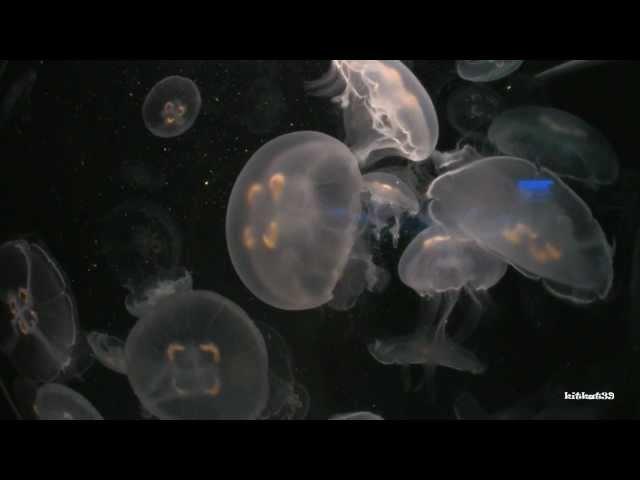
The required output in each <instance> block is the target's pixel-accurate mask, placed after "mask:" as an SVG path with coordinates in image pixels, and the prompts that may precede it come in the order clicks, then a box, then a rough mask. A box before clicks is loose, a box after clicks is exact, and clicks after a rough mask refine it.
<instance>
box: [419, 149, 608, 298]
mask: <svg viewBox="0 0 640 480" xmlns="http://www.w3.org/2000/svg"><path fill="white" fill-rule="evenodd" d="M427 197H428V198H430V199H431V203H430V204H429V213H430V216H431V218H432V219H434V221H436V222H437V223H438V224H440V225H443V226H444V227H445V228H446V229H447V230H449V231H453V232H460V234H461V235H463V236H464V237H467V238H469V239H473V240H474V241H475V242H477V243H478V244H479V245H480V246H481V247H482V248H483V249H485V250H488V251H489V252H491V253H493V254H495V255H497V256H498V257H500V258H501V259H503V260H504V261H506V262H508V263H510V264H511V265H512V266H513V267H514V268H516V269H517V270H518V271H519V272H521V273H523V274H524V275H526V276H527V277H529V278H533V279H542V282H543V284H544V286H545V288H546V289H547V290H548V291H549V292H550V293H552V294H553V295H555V296H557V297H560V298H564V299H567V300H570V301H573V302H577V303H587V302H592V301H594V300H596V299H603V298H605V297H606V296H607V295H608V293H609V290H610V289H611V284H612V282H613V252H612V248H611V247H610V246H609V244H608V243H607V240H606V237H605V235H604V232H603V231H602V228H601V227H600V224H599V223H598V222H597V220H596V219H594V218H593V216H592V214H591V211H590V210H589V207H588V206H587V205H586V204H585V203H584V202H583V201H582V200H581V199H580V197H578V196H577V195H576V194H575V193H574V192H573V191H572V190H571V189H570V188H569V187H568V186H567V185H566V184H565V183H563V182H562V180H560V178H559V177H558V176H556V175H555V174H554V173H552V172H550V171H549V170H547V169H546V168H541V169H538V168H537V167H536V166H535V165H534V164H532V163H531V162H529V161H527V160H523V159H519V158H515V157H489V158H484V159H481V160H477V161H475V162H472V163H470V164H469V165H467V166H464V167H462V168H459V169H457V170H453V171H451V172H447V173H445V174H444V175H441V176H440V177H438V178H437V179H436V180H434V182H433V183H432V184H431V186H430V187H429V190H428V192H427Z"/></svg>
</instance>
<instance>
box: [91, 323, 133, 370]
mask: <svg viewBox="0 0 640 480" xmlns="http://www.w3.org/2000/svg"><path fill="white" fill-rule="evenodd" d="M87 339H88V340H89V345H90V346H91V350H92V351H93V354H94V355H95V357H96V358H97V359H98V361H99V362H100V363H101V364H102V366H104V367H106V368H108V369H109V370H113V371H114V372H118V373H123V374H126V373H127V364H126V362H125V358H124V342H123V341H122V340H120V339H119V338H117V337H114V336H111V335H109V334H106V333H102V332H90V333H89V334H88V335H87Z"/></svg>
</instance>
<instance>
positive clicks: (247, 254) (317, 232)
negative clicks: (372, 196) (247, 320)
mask: <svg viewBox="0 0 640 480" xmlns="http://www.w3.org/2000/svg"><path fill="white" fill-rule="evenodd" d="M362 190H363V185H362V176H361V175H360V171H359V170H358V166H357V161H356V159H355V158H354V156H353V154H352V153H351V152H350V151H349V149H348V148H347V147H346V146H345V145H343V144H342V143H340V142H339V141H338V140H336V139H334V138H332V137H330V136H328V135H325V134H323V133H319V132H309V131H306V132H295V133H290V134H286V135H282V136H280V137H278V138H276V139H274V140H271V141H270V142H268V143H266V144H265V145H263V146H262V147H261V148H260V149H258V151H257V152H256V153H254V154H253V156H252V157H251V159H250V160H249V162H248V163H247V164H246V165H245V167H244V168H243V170H242V172H241V173H240V175H239V176H238V178H237V179H236V182H235V184H234V186H233V190H232V191H231V196H230V198H229V204H228V208H227V219H226V238H227V248H228V250H229V255H230V257H231V261H232V263H233V266H234V269H235V271H236V273H237V274H238V276H239V277H240V279H241V280H242V282H243V283H244V285H245V286H246V287H247V288H248V289H249V290H250V291H251V293H253V294H254V295H255V296H256V297H258V298H259V299H260V300H261V301H263V302H265V303H267V304H269V305H271V306H273V307H276V308H280V309H283V310H305V309H310V308H314V307H318V306H320V305H323V304H325V303H327V302H328V301H329V300H331V292H332V291H333V289H334V287H335V285H336V283H337V282H338V280H339V279H340V277H341V275H342V270H343V269H344V267H345V265H346V263H347V259H348V256H349V253H350V251H351V248H352V246H353V244H354V241H355V236H356V234H357V226H358V222H359V219H360V212H361V205H360V192H361V191H362Z"/></svg>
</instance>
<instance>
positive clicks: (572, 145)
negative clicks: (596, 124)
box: [489, 106, 619, 187]
mask: <svg viewBox="0 0 640 480" xmlns="http://www.w3.org/2000/svg"><path fill="white" fill-rule="evenodd" d="M489 140H490V141H491V142H492V143H493V144H494V145H495V146H496V148H497V149H498V150H500V151H501V152H502V153H504V154H506V155H510V156H514V157H519V158H526V159H527V160H530V161H532V162H534V163H536V164H537V165H540V166H543V167H546V168H548V169H549V170H551V171H553V172H555V173H556V174H557V175H559V176H561V177H567V178H571V179H573V180H577V181H580V182H585V183H587V184H590V185H592V186H594V187H596V186H598V185H609V184H612V183H614V182H615V181H616V180H617V178H618V174H619V165H618V157H617V155H616V153H615V151H614V150H613V148H612V147H611V145H610V144H609V142H608V141H607V139H606V138H605V137H604V136H603V135H602V134H601V133H600V132H598V131H597V130H596V129H595V128H593V127H591V126H590V125H588V124H587V123H586V122H584V121H583V120H582V119H580V118H578V117H576V116H574V115H572V114H570V113H567V112H564V111H562V110H557V109H555V108H548V107H534V106H527V107H519V108H514V109H511V110H507V111H505V112H503V113H502V114H501V115H499V116H498V117H496V118H495V119H494V121H493V122H492V124H491V127H490V128H489Z"/></svg>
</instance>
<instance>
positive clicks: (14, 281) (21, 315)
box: [0, 240, 78, 381]
mask: <svg viewBox="0 0 640 480" xmlns="http://www.w3.org/2000/svg"><path fill="white" fill-rule="evenodd" d="M0 265H2V274H1V275H0V299H1V300H2V305H3V307H4V308H3V313H2V315H3V316H4V319H3V321H2V322H0V324H1V325H2V327H1V328H0V350H1V351H2V352H3V353H4V354H5V355H7V356H8V357H9V359H10V360H11V362H12V363H13V365H14V367H15V368H16V369H17V370H18V372H19V373H21V374H22V375H24V376H26V377H29V378H33V379H36V380H40V381H51V380H53V379H55V378H57V377H58V376H59V375H61V374H62V373H63V372H65V371H66V370H67V369H69V368H70V367H72V365H73V351H74V347H75V346H76V343H77V341H78V326H77V322H78V311H77V309H76V303H75V300H74V297H73V294H72V293H71V289H70V286H69V281H68V279H67V277H66V275H65V274H64V272H63V271H62V268H61V267H60V266H59V265H58V263H57V262H56V261H55V260H54V259H53V257H52V256H51V255H50V254H48V253H47V252H46V251H45V250H44V249H43V248H42V247H41V246H39V245H36V244H34V243H28V242H26V241H24V240H16V241H11V242H7V243H5V244H3V245H2V246H0Z"/></svg>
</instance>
